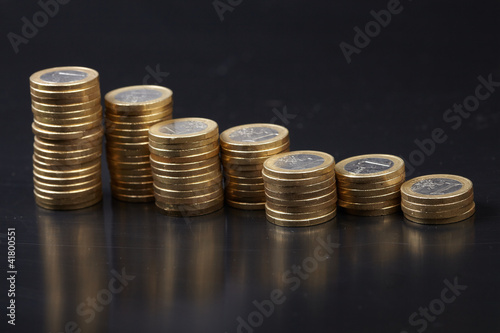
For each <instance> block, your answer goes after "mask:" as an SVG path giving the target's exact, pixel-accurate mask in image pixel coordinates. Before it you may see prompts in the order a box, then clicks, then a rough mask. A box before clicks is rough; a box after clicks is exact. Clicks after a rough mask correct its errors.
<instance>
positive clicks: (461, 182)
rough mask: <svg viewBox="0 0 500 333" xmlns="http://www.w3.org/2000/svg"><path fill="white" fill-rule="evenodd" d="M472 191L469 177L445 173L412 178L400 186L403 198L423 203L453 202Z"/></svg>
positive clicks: (467, 195) (463, 197) (465, 196)
mask: <svg viewBox="0 0 500 333" xmlns="http://www.w3.org/2000/svg"><path fill="white" fill-rule="evenodd" d="M472 193H473V186H472V182H471V181H470V180H469V179H467V178H464V177H461V176H454V175H446V174H437V175H427V176H421V177H417V178H413V179H411V180H409V181H407V182H405V183H404V184H403V185H402V186H401V197H402V199H403V200H405V201H409V202H414V203H423V204H434V205H436V204H446V203H453V202H456V201H460V200H463V199H465V198H467V197H469V196H470V195H471V194H472Z"/></svg>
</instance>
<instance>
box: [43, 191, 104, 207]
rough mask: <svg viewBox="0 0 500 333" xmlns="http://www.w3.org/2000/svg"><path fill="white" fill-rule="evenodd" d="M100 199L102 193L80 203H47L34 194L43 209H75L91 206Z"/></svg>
mask: <svg viewBox="0 0 500 333" xmlns="http://www.w3.org/2000/svg"><path fill="white" fill-rule="evenodd" d="M101 200H102V195H101V196H100V197H97V198H94V199H92V200H87V201H84V202H81V203H75V204H60V205H58V204H51V203H47V202H45V201H43V200H40V199H39V198H38V197H37V196H36V195H35V202H36V204H37V205H38V206H40V207H42V208H44V209H50V210H76V209H83V208H87V207H90V206H93V205H95V204H97V203H98V202H100V201H101Z"/></svg>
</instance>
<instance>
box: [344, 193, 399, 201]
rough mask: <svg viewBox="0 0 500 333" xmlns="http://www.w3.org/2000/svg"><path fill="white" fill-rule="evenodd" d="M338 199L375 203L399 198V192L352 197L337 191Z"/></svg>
mask: <svg viewBox="0 0 500 333" xmlns="http://www.w3.org/2000/svg"><path fill="white" fill-rule="evenodd" d="M339 199H340V200H342V201H346V202H354V203H377V202H383V201H387V200H394V199H399V200H401V192H399V191H395V192H392V193H388V194H383V195H377V196H373V197H352V196H348V195H344V194H343V193H339Z"/></svg>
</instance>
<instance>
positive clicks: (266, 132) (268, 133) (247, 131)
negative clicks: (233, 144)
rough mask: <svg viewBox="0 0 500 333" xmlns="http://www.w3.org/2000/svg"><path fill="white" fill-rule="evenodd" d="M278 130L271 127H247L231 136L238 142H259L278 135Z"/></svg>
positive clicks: (230, 136)
mask: <svg viewBox="0 0 500 333" xmlns="http://www.w3.org/2000/svg"><path fill="white" fill-rule="evenodd" d="M278 134H279V133H278V131H277V130H275V129H274V128H269V127H245V128H240V129H239V130H237V131H234V132H233V133H231V134H229V138H230V139H231V140H234V141H238V142H259V141H265V140H270V139H272V138H274V137H276V136H277V135H278Z"/></svg>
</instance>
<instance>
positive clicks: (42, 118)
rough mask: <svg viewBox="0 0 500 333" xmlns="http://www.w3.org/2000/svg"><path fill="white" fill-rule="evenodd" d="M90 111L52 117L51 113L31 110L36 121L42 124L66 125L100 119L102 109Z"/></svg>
mask: <svg viewBox="0 0 500 333" xmlns="http://www.w3.org/2000/svg"><path fill="white" fill-rule="evenodd" d="M91 110H92V109H91ZM92 111H93V112H92V113H88V114H84V115H81V116H80V115H79V116H75V117H64V118H62V117H53V116H51V115H47V114H43V113H40V112H33V118H34V119H36V121H37V122H39V123H42V124H50V125H58V126H66V125H70V126H71V125H76V124H82V123H88V122H90V121H94V120H102V111H101V110H99V109H93V110H92Z"/></svg>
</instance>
